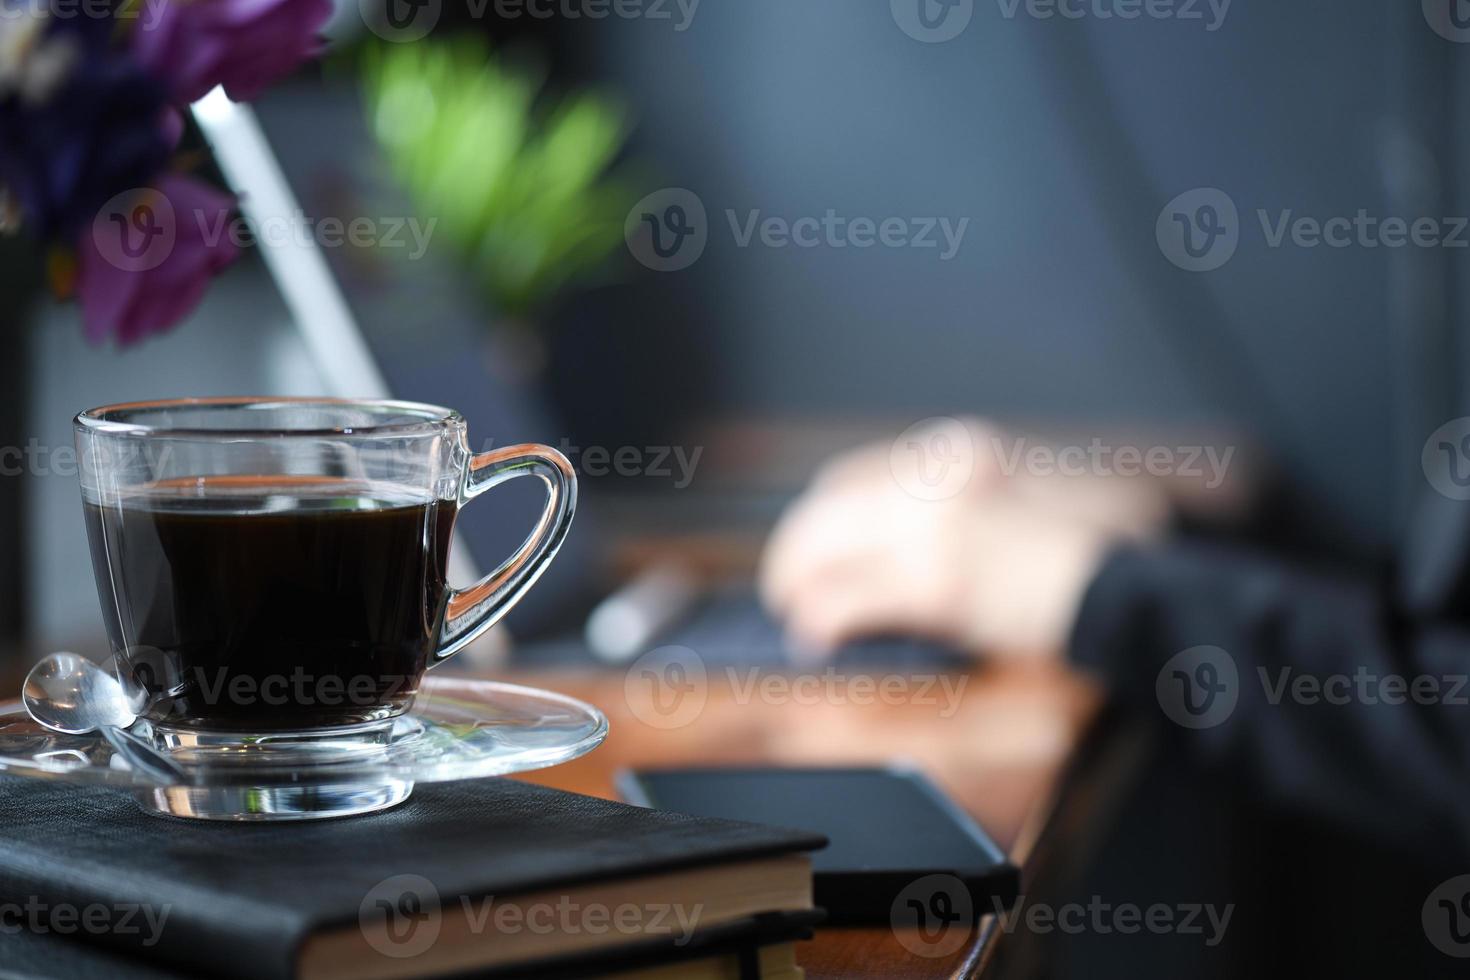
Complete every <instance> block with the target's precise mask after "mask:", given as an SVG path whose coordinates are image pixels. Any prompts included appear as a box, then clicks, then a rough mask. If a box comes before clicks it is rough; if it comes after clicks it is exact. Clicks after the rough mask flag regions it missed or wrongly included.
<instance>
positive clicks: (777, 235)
mask: <svg viewBox="0 0 1470 980" xmlns="http://www.w3.org/2000/svg"><path fill="white" fill-rule="evenodd" d="M724 217H725V224H726V225H727V226H728V227H729V231H730V239H731V242H732V243H733V244H734V246H735V247H736V248H740V249H745V248H751V247H754V246H758V247H761V248H769V249H778V250H780V249H788V248H796V249H815V248H828V249H848V248H852V249H859V250H861V249H869V248H889V249H900V248H902V249H925V250H927V249H933V250H935V251H936V252H937V253H938V258H939V261H941V262H948V261H949V260H950V259H953V258H954V257H955V256H956V255H957V254H959V251H960V248H961V246H962V245H963V244H964V240H965V232H966V231H967V230H968V229H969V226H970V219H969V218H964V217H960V218H949V217H892V216H891V217H884V218H873V217H865V216H852V215H844V214H840V213H838V211H837V210H836V209H835V208H828V209H827V210H826V211H824V212H823V213H822V214H821V215H801V216H797V217H787V216H783V215H767V214H764V213H763V212H762V211H761V210H760V209H759V208H749V209H745V210H744V211H741V210H737V209H735V208H726V209H725V211H724ZM711 233H712V229H711V228H710V224H709V216H708V212H707V211H706V209H705V206H704V202H703V201H702V200H700V198H699V195H697V194H695V193H694V192H693V191H691V190H688V189H687V188H683V187H666V188H664V189H662V190H658V191H654V192H653V193H652V194H649V195H648V196H646V197H644V198H643V199H642V200H641V201H639V202H638V203H637V204H635V205H633V208H632V210H630V211H629V212H628V217H627V219H626V220H625V221H624V222H623V237H624V240H625V241H626V242H627V244H628V251H629V252H630V253H631V254H632V255H633V257H634V258H635V259H637V260H638V261H639V262H640V263H642V264H643V265H645V266H647V267H648V268H650V269H653V270H654V271H656V272H677V271H679V270H681V269H687V268H689V267H690V266H691V265H693V264H694V263H695V262H697V261H698V260H699V257H700V256H701V255H703V254H704V250H705V248H706V247H708V245H709V240H710V235H711Z"/></svg>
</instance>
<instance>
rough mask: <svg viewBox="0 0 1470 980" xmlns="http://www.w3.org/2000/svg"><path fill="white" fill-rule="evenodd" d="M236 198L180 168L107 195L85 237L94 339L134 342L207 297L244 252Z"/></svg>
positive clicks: (87, 314) (88, 315) (82, 290)
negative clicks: (146, 184) (236, 238)
mask: <svg viewBox="0 0 1470 980" xmlns="http://www.w3.org/2000/svg"><path fill="white" fill-rule="evenodd" d="M234 203H235V202H234V199H233V198H232V197H231V196H230V195H228V194H225V193H223V192H221V191H218V190H215V189H214V188H213V187H210V186H209V185H208V184H203V183H200V182H199V181H196V180H193V179H191V178H189V177H184V176H180V175H178V174H165V175H164V176H162V177H159V178H158V180H156V181H155V182H154V186H153V187H151V188H143V189H140V190H137V191H131V192H126V193H124V194H120V195H118V196H117V197H116V198H114V199H113V200H112V201H109V202H107V205H106V206H105V207H103V208H102V209H101V211H99V212H98V214H97V215H96V216H95V218H94V220H93V222H92V224H91V227H89V228H87V229H85V230H84V231H83V232H82V234H81V235H80V236H79V239H78V241H77V294H78V296H79V297H80V299H81V303H82V318H83V320H84V321H85V323H86V329H87V339H88V340H91V341H92V342H94V343H100V342H102V341H104V340H106V339H107V338H108V337H114V338H116V340H117V342H118V343H119V344H121V345H127V344H133V343H136V342H138V341H140V340H142V339H143V338H145V337H147V336H149V335H151V334H155V333H160V332H163V331H165V330H168V329H169V328H170V327H173V326H174V325H175V324H176V323H178V322H179V321H180V320H182V319H183V318H184V317H185V316H186V315H188V314H189V312H190V311H192V310H193V309H194V307H196V306H197V305H199V301H200V299H202V298H203V296H204V291H205V289H206V288H208V286H209V280H210V279H211V278H212V277H213V276H214V275H215V274H216V273H218V272H219V271H220V270H222V269H224V268H225V267H226V266H228V265H229V264H230V263H231V262H233V261H234V260H235V258H236V257H237V256H238V255H239V249H238V248H237V247H236V245H235V243H234V242H233V240H232V239H231V237H230V234H229V219H230V214H231V212H232V211H233V210H234Z"/></svg>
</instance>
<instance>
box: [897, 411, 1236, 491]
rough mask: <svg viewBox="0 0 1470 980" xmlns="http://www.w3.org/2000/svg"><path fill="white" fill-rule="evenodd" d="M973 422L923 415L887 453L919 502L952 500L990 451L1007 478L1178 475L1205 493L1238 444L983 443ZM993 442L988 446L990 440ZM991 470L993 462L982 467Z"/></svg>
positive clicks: (997, 438)
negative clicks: (1194, 482)
mask: <svg viewBox="0 0 1470 980" xmlns="http://www.w3.org/2000/svg"><path fill="white" fill-rule="evenodd" d="M976 435H977V432H976V430H975V429H973V428H972V427H971V426H968V425H966V424H965V423H964V422H962V421H960V420H959V419H956V418H952V417H950V416H943V415H941V416H935V417H933V418H927V419H922V420H920V421H918V422H915V423H914V424H913V425H911V426H909V427H908V428H907V429H904V430H903V432H901V433H899V435H898V438H896V439H894V440H893V443H892V445H891V446H890V447H889V450H888V468H889V471H890V472H891V473H892V475H893V479H894V481H895V482H896V483H897V484H898V485H899V486H900V487H901V488H903V490H904V491H905V492H906V493H908V494H910V495H911V496H914V497H917V498H919V499H920V500H946V499H948V498H950V497H953V496H954V495H955V494H957V493H959V492H960V491H961V490H963V489H964V488H965V487H966V486H968V485H969V482H970V480H971V479H972V478H973V476H974V474H975V471H976V468H977V466H978V465H979V464H981V463H985V462H986V461H985V460H984V457H983V452H984V450H987V449H988V450H989V451H990V453H991V455H992V457H993V462H994V466H993V472H997V473H999V474H1000V475H1001V476H1003V477H1006V478H1007V479H1010V478H1013V477H1016V476H1018V475H1020V474H1022V473H1024V474H1026V475H1028V476H1034V477H1043V478H1044V477H1071V478H1077V477H1088V476H1093V477H1120V478H1124V479H1127V478H1131V477H1137V476H1153V477H1180V478H1184V479H1189V480H1197V481H1199V482H1200V485H1201V486H1203V487H1204V488H1205V489H1206V490H1215V489H1218V488H1219V487H1220V486H1221V485H1223V484H1224V482H1225V480H1226V477H1227V475H1228V473H1229V470H1230V464H1231V462H1232V461H1233V460H1234V458H1235V447H1234V446H1223V447H1220V446H1213V445H1205V444H1203V443H1199V444H1179V445H1166V444H1162V443H1153V444H1142V443H1132V442H1118V441H1113V440H1110V439H1104V438H1103V437H1102V436H1093V437H1091V438H1089V439H1087V440H1086V441H1085V442H1083V441H1078V442H1072V443H1065V444H1055V443H1048V442H1033V441H1032V440H1031V439H1029V438H1028V437H1026V436H1008V435H1005V434H1003V433H991V434H990V435H989V437H988V440H986V439H981V440H979V441H978V443H977V439H976ZM987 442H988V444H987ZM981 468H983V469H987V470H991V469H992V467H991V466H990V465H989V464H986V465H985V466H983V467H981Z"/></svg>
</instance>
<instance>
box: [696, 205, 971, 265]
mask: <svg viewBox="0 0 1470 980" xmlns="http://www.w3.org/2000/svg"><path fill="white" fill-rule="evenodd" d="M725 220H726V221H727V222H729V225H730V234H731V237H732V238H733V239H734V241H735V247H736V248H750V247H751V245H752V244H758V245H760V246H762V247H764V248H774V249H784V248H804V249H811V248H834V249H842V248H858V249H864V248H873V247H875V246H876V247H880V248H918V249H938V250H939V261H941V262H948V261H949V260H950V259H952V258H954V257H955V256H956V255H958V254H959V251H960V246H961V245H963V244H964V241H965V232H966V231H967V230H968V229H969V227H970V219H969V218H953V219H951V218H947V217H927V218H899V217H888V218H865V217H849V216H846V215H841V214H838V213H837V211H836V210H835V209H833V208H828V209H827V210H826V211H825V212H824V213H823V214H822V216H821V217H816V216H812V215H808V216H804V217H798V218H786V217H782V216H780V215H767V216H765V217H762V215H761V212H760V210H759V209H750V210H747V211H745V212H744V213H739V212H737V211H735V210H734V209H733V208H727V209H726V210H725Z"/></svg>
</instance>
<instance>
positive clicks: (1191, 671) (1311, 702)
mask: <svg viewBox="0 0 1470 980" xmlns="http://www.w3.org/2000/svg"><path fill="white" fill-rule="evenodd" d="M1255 679H1256V682H1257V683H1258V684H1259V685H1260V690H1261V695H1262V698H1263V701H1264V703H1265V704H1266V705H1269V706H1271V707H1278V706H1280V705H1282V704H1287V703H1290V704H1294V705H1300V706H1303V707H1318V706H1325V707H1345V706H1348V705H1366V706H1369V707H1374V706H1378V705H1387V706H1390V707H1396V706H1399V705H1407V704H1412V705H1419V706H1428V705H1446V706H1452V707H1470V674H1412V675H1411V674H1398V673H1379V672H1378V671H1375V670H1373V669H1371V668H1369V667H1368V666H1366V665H1363V664H1359V665H1358V666H1357V667H1356V668H1355V669H1354V670H1353V671H1352V672H1351V673H1346V672H1342V671H1337V672H1333V673H1329V674H1321V673H1314V672H1311V671H1303V670H1299V669H1297V668H1295V667H1292V666H1290V665H1287V666H1282V667H1275V668H1268V667H1264V666H1258V667H1256V670H1255ZM1242 688H1243V684H1242V681H1241V677H1240V671H1239V669H1238V668H1237V666H1236V663H1235V658H1234V657H1232V656H1231V655H1230V654H1229V652H1227V651H1226V650H1223V649H1221V648H1220V647H1215V646H1198V647H1190V648H1189V649H1188V650H1184V651H1182V652H1180V653H1178V654H1175V655H1174V656H1173V657H1171V658H1169V660H1168V662H1167V663H1165V664H1164V666H1163V667H1162V668H1160V670H1159V673H1158V676H1157V678H1156V679H1155V682H1154V692H1155V694H1156V695H1157V697H1158V701H1159V707H1160V708H1162V709H1163V711H1164V714H1165V715H1166V716H1168V718H1169V719H1170V720H1171V721H1173V722H1174V723H1175V724H1178V725H1181V726H1183V727H1185V728H1196V729H1199V728H1213V727H1215V726H1216V725H1220V724H1223V723H1224V722H1225V721H1226V720H1228V719H1229V718H1230V716H1231V714H1232V713H1233V712H1234V711H1235V708H1236V705H1237V704H1238V703H1239V700H1240V697H1241V695H1242V694H1243V693H1244V692H1243V689H1242Z"/></svg>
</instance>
